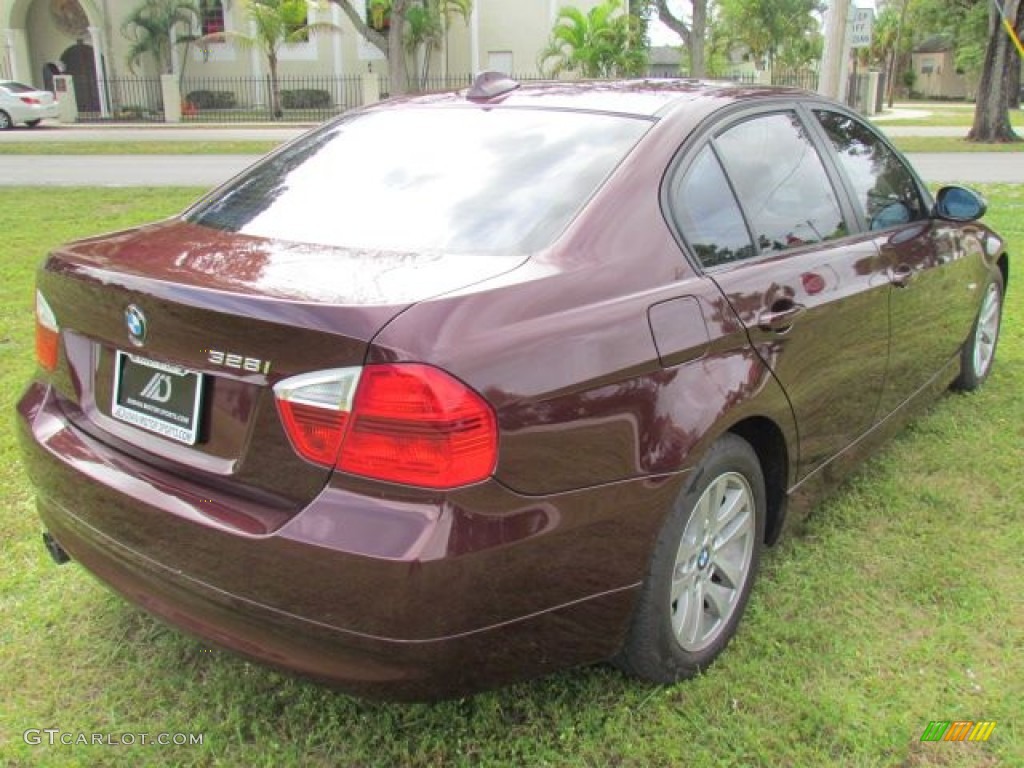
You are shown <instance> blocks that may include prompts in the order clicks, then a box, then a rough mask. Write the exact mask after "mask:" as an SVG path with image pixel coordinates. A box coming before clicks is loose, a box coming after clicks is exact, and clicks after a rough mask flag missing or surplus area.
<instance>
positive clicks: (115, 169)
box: [0, 155, 257, 187]
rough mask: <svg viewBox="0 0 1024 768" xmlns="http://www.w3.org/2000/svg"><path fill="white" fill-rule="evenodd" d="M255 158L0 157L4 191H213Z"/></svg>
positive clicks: (161, 156) (172, 156)
mask: <svg viewBox="0 0 1024 768" xmlns="http://www.w3.org/2000/svg"><path fill="white" fill-rule="evenodd" d="M256 160H257V157H256V156H254V155H0V186H8V187H11V186H30V187H146V186H154V187H213V186H215V185H217V184H220V183H221V182H222V181H226V180H227V179H230V178H231V177H232V176H234V175H235V174H236V173H238V172H239V171H241V170H242V169H243V168H245V167H247V166H249V165H251V164H252V163H254V162H256Z"/></svg>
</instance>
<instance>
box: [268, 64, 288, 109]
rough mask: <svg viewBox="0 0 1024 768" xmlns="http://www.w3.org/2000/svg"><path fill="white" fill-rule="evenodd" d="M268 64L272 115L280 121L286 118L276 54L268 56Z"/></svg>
mask: <svg viewBox="0 0 1024 768" xmlns="http://www.w3.org/2000/svg"><path fill="white" fill-rule="evenodd" d="M267 64H268V68H269V69H270V114H271V115H273V116H274V119H275V120H280V119H281V118H282V117H284V111H283V110H282V109H281V86H280V84H279V83H278V82H277V54H276V53H268V54H267Z"/></svg>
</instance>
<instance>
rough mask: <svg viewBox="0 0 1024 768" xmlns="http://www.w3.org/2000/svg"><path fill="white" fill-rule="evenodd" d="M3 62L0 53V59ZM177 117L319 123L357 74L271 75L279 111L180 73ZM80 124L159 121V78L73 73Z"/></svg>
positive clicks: (235, 82) (454, 85) (453, 84)
mask: <svg viewBox="0 0 1024 768" xmlns="http://www.w3.org/2000/svg"><path fill="white" fill-rule="evenodd" d="M2 62H3V60H2V57H0V64H2ZM513 77H514V78H515V79H516V80H519V81H521V82H527V81H536V80H543V79H544V77H543V75H540V74H538V73H517V74H515V75H513ZM711 77H713V78H717V79H726V80H733V81H735V82H739V83H754V82H756V77H755V75H754V74H753V73H751V72H724V73H717V74H713V75H711ZM472 80H473V78H472V76H471V75H469V74H451V73H449V74H447V75H430V76H429V77H426V78H421V79H420V80H419V81H418V82H415V83H411V84H410V88H411V89H412V90H416V91H419V92H423V93H434V92H438V91H448V90H458V89H462V88H467V87H469V86H470V85H471V84H472ZM772 84H773V85H789V86H796V87H799V88H806V89H808V90H814V89H816V88H817V85H818V76H817V73H815V72H808V71H800V72H783V71H776V72H775V73H774V75H773V77H772ZM377 85H378V89H379V95H380V97H381V98H386V97H387V95H388V91H389V84H388V79H387V77H384V76H380V79H379V81H378V84H377ZM179 87H180V96H181V104H180V107H181V116H182V120H183V121H184V122H194V123H202V122H209V123H214V122H216V123H242V122H264V121H273V120H282V121H292V122H322V121H324V120H328V119H330V118H332V117H334V116H335V115H337V114H339V113H341V112H344V111H346V110H348V109H352V108H354V107H359V106H362V104H363V76H362V75H358V74H357V75H309V76H302V77H296V76H287V77H281V78H279V79H278V83H277V87H278V92H279V95H280V98H279V104H280V110H279V113H278V114H277V115H275V114H274V109H273V107H272V105H273V103H274V99H273V96H272V94H273V84H272V83H271V79H270V77H269V76H263V77H186V78H184V79H183V80H181V81H179ZM75 93H76V96H77V97H78V109H79V118H78V119H79V121H80V122H101V121H119V122H140V121H141V122H163V121H164V119H165V117H164V104H163V92H162V89H161V85H160V79H159V78H141V77H125V78H108V79H106V80H102V81H99V82H95V81H93V80H90V79H89V78H76V82H75Z"/></svg>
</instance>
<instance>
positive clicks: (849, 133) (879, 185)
mask: <svg viewBox="0 0 1024 768" xmlns="http://www.w3.org/2000/svg"><path fill="white" fill-rule="evenodd" d="M815 115H816V116H817V118H818V121H819V122H820V123H821V125H822V127H823V128H824V129H825V133H826V134H828V138H829V140H830V141H831V142H832V146H833V147H834V148H835V150H836V153H837V155H838V159H839V164H840V165H841V166H842V167H843V169H844V170H845V171H846V175H847V176H848V177H849V178H850V181H851V183H852V184H853V188H854V193H855V195H856V198H857V203H858V204H859V205H860V207H861V211H862V213H863V214H864V218H865V220H866V221H867V222H868V226H869V227H870V228H871V229H886V228H887V227H892V226H896V225H899V224H905V223H907V222H909V221H917V220H918V219H923V218H926V216H927V212H926V209H925V205H924V202H923V201H922V200H921V193H920V190H919V189H918V186H917V182H916V181H914V177H913V175H912V174H911V173H910V171H909V170H908V169H907V167H906V166H905V165H904V164H903V161H902V160H900V158H899V156H898V155H897V154H896V153H895V152H894V151H893V150H892V149H890V148H889V147H888V146H887V145H886V144H885V143H884V142H883V141H882V140H881V139H880V138H879V137H878V136H876V135H875V134H874V132H872V131H871V129H870V128H868V127H867V126H866V125H864V124H863V123H861V122H860V121H859V120H856V119H854V118H852V117H850V116H848V115H844V114H840V113H838V112H828V111H824V110H821V111H816V112H815Z"/></svg>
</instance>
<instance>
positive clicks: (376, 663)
mask: <svg viewBox="0 0 1024 768" xmlns="http://www.w3.org/2000/svg"><path fill="white" fill-rule="evenodd" d="M18 411H19V417H20V418H19V419H18V421H19V434H20V437H21V441H22V444H23V453H24V456H25V463H26V466H27V467H28V470H29V474H30V476H31V478H32V480H33V482H34V484H35V486H36V489H37V493H38V506H39V513H40V516H41V517H42V519H43V522H44V523H45V525H46V527H47V529H48V530H49V531H50V532H51V533H52V534H53V536H55V537H56V539H57V540H58V542H59V543H60V544H61V546H63V547H64V548H65V549H66V550H67V551H68V553H70V554H71V556H72V557H73V558H74V559H75V560H77V561H78V562H80V563H81V564H82V565H84V566H85V567H86V568H87V569H89V570H90V571H91V572H93V573H94V574H95V575H96V576H98V577H99V578H100V579H101V580H102V581H104V582H106V583H107V584H108V585H110V586H111V587H113V588H114V589H115V590H117V591H118V592H120V593H121V594H123V595H124V596H125V597H127V598H128V599H129V600H131V601H132V602H134V603H136V604H138V605H140V606H141V607H143V608H144V609H146V610H147V611H149V612H151V613H153V614H155V615H157V616H159V617H161V618H163V619H165V620H166V621H168V622H169V623H171V624H174V625H176V626H178V627H180V628H182V629H184V630H186V631H188V632H190V633H191V634H194V635H196V636H198V637H200V638H202V639H203V640H205V641H208V642H211V643H214V644H217V645H219V646H222V647H226V648H229V649H231V650H233V651H235V652H238V653H240V654H243V655H245V656H248V657H250V658H253V659H256V660H258V661H261V662H264V663H268V664H271V665H274V666H277V667H281V668H285V669H288V670H291V671H294V672H297V673H299V674H302V675H306V676H309V677H313V678H316V679H319V680H322V681H326V682H330V683H332V684H335V685H338V686H340V687H343V688H346V689H348V690H351V691H353V692H356V693H359V694H362V695H368V696H378V697H386V698H437V697H443V696H450V695H457V694H463V693H468V692H472V691H475V690H480V689H484V688H488V687H493V686H496V685H500V684H504V683H507V682H511V681H514V680H517V679H523V678H527V677H532V676H536V675H540V674H544V673H546V672H549V671H552V670H555V669H559V668H564V667H567V666H572V665H577V664H582V663H588V662H593V661H598V660H601V659H604V658H607V657H609V656H610V655H612V654H613V653H614V652H615V651H616V650H617V649H618V647H619V646H620V644H621V641H622V638H623V636H624V634H625V630H626V627H627V623H628V620H629V616H630V613H631V610H632V605H633V602H634V599H635V594H636V588H637V586H638V584H639V581H640V579H641V577H642V573H643V571H644V570H645V568H646V563H647V558H648V553H649V549H650V546H651V545H652V543H653V537H654V535H655V532H656V531H657V529H658V526H659V524H660V520H661V515H662V511H663V510H664V509H667V508H668V507H667V505H668V504H670V503H671V499H672V498H674V497H675V494H676V492H677V489H678V484H679V483H680V482H681V478H679V477H674V478H667V479H661V480H648V479H645V480H638V481H632V482H628V483H622V484H618V485H617V486H604V487H602V488H600V489H589V490H585V491H578V492H574V493H567V494H560V495H558V496H554V497H546V498H542V499H537V498H525V497H520V496H517V495H515V494H512V493H511V492H510V491H508V490H507V489H505V488H504V487H502V486H500V485H499V484H497V483H485V484H483V485H481V486H476V487H474V488H471V489H465V490H464V491H461V492H457V493H455V494H449V495H446V496H440V497H433V498H431V497H425V498H414V497H409V496H408V494H406V497H405V498H402V497H399V496H396V497H394V498H381V496H380V495H379V494H378V495H376V496H374V495H370V494H368V493H358V492H356V491H354V490H352V489H350V488H349V489H346V488H344V487H340V486H337V485H334V484H332V485H331V486H328V488H326V489H325V490H324V492H323V493H322V494H320V496H318V497H317V498H316V499H315V500H314V501H313V502H311V503H310V504H309V505H308V506H307V507H306V508H305V509H303V510H301V511H299V512H298V513H297V514H295V515H294V516H291V517H290V518H289V519H287V521H286V522H284V523H283V524H282V525H280V527H278V528H276V529H274V530H269V529H266V528H264V529H260V527H259V526H258V525H256V524H255V523H254V522H253V521H257V522H258V521H260V520H263V521H266V520H272V519H275V516H274V515H273V514H269V513H268V514H266V515H262V516H261V515H259V514H254V513H253V511H252V507H253V502H252V501H251V500H249V501H246V502H245V503H241V502H239V503H238V504H236V505H232V504H231V503H230V500H226V499H224V498H222V497H218V496H217V495H216V493H215V491H213V490H211V489H207V490H206V492H205V497H204V492H203V491H202V488H201V486H198V485H196V484H195V483H194V481H191V480H186V479H182V478H176V477H174V476H173V475H170V474H168V473H165V472H162V471H160V470H158V469H155V468H154V467H152V466H149V465H148V464H145V463H143V462H139V461H136V460H134V459H131V458H130V457H127V456H125V455H123V454H119V453H116V452H113V451H112V450H111V449H110V448H108V447H107V446H105V445H104V444H103V443H100V442H97V441H95V440H93V439H91V438H89V437H87V436H86V435H83V434H82V433H80V432H79V431H78V430H76V429H75V428H74V427H72V426H70V425H69V424H68V423H67V422H66V421H65V420H64V419H63V417H62V416H61V412H60V408H59V405H58V403H57V399H56V397H55V396H54V394H53V393H52V392H51V390H50V389H49V388H47V387H46V386H45V385H43V384H39V383H36V384H33V385H32V386H31V387H30V388H29V390H28V392H26V394H25V396H24V397H23V398H22V400H21V402H20V403H19V406H18ZM396 493H397V492H396ZM204 504H205V505H207V506H206V507H205V508H204ZM232 512H233V513H234V516H232V514H231V513H232Z"/></svg>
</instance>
